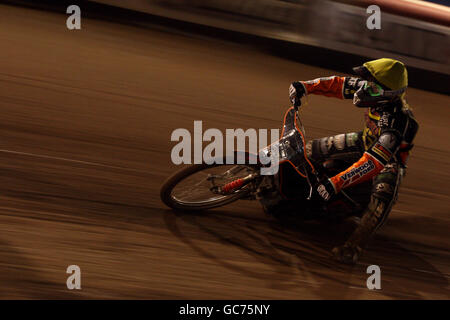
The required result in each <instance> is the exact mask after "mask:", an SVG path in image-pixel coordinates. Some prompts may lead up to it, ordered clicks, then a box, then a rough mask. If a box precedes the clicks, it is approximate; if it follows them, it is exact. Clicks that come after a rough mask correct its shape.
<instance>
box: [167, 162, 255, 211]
mask: <svg viewBox="0 0 450 320" xmlns="http://www.w3.org/2000/svg"><path fill="white" fill-rule="evenodd" d="M235 159H236V157H235ZM225 160H226V159H224V161H223V162H224V164H211V165H208V164H205V163H203V164H194V165H190V166H188V167H186V168H183V169H181V170H180V171H178V172H176V173H175V174H173V175H172V176H171V177H169V178H168V179H167V180H166V181H165V183H164V184H163V186H162V187H161V192H160V195H161V200H162V201H163V202H164V203H165V204H166V205H167V206H169V207H170V208H173V209H178V210H205V209H211V208H216V207H220V206H223V205H226V204H229V203H231V202H233V201H236V200H238V199H240V198H242V197H245V196H247V195H248V194H249V192H250V188H249V185H246V184H243V185H242V186H241V187H239V188H237V189H236V190H231V191H229V192H223V190H221V188H222V187H223V186H225V185H227V184H228V185H229V184H230V183H231V182H233V181H237V180H238V179H243V178H245V177H248V176H249V175H252V174H253V175H258V174H259V167H258V166H257V165H247V164H244V165H229V164H225ZM246 163H248V156H246Z"/></svg>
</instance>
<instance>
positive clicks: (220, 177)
mask: <svg viewBox="0 0 450 320" xmlns="http://www.w3.org/2000/svg"><path fill="white" fill-rule="evenodd" d="M305 146H306V144H305V130H304V127H303V125H302V123H301V120H300V116H299V112H298V107H297V108H296V107H290V108H289V109H288V110H287V112H286V113H285V116H284V122H283V129H282V133H281V138H280V139H279V140H278V141H277V142H275V143H273V144H271V145H269V146H267V147H265V148H263V149H262V150H260V151H259V153H258V154H257V155H256V154H250V153H248V152H237V151H236V152H235V154H234V155H232V156H233V157H234V158H233V159H241V161H240V162H238V163H241V164H228V163H230V162H227V160H228V159H229V157H227V156H224V157H222V158H221V159H218V158H216V159H213V161H205V162H204V163H202V164H193V165H189V166H187V167H185V168H183V169H181V170H180V171H178V172H176V173H174V174H173V175H172V176H170V177H169V178H168V179H167V180H166V181H165V183H164V184H163V186H162V187H161V191H160V196H161V200H162V201H163V202H164V203H165V204H166V205H167V206H168V207H170V208H173V209H175V210H182V211H198V210H205V209H211V208H217V207H221V206H224V205H226V204H229V203H232V202H234V201H237V200H258V201H259V202H260V203H261V204H262V206H263V208H264V210H265V211H266V212H267V213H269V214H271V215H273V216H275V217H276V218H284V217H289V218H292V216H294V217H296V218H300V219H305V220H307V219H322V218H325V217H332V218H333V219H336V218H346V217H349V216H358V215H360V214H361V213H362V209H363V208H364V206H365V205H366V204H367V203H368V201H369V197H370V186H369V185H368V186H367V187H364V186H362V185H360V186H359V187H358V188H349V189H348V190H346V191H345V192H344V191H341V192H340V193H339V194H338V195H337V196H335V197H334V198H333V199H332V200H331V201H329V202H327V203H324V202H323V201H320V200H319V199H316V198H315V197H313V186H314V185H315V183H317V182H318V181H320V180H321V179H323V178H324V177H327V176H332V175H334V174H336V173H338V172H340V171H342V170H344V169H346V168H347V167H348V166H350V165H351V163H345V162H343V161H338V160H333V159H328V160H326V161H324V162H323V163H320V164H317V163H314V164H313V162H312V161H311V160H310V159H308V157H307V156H306V151H305ZM275 153H276V156H274V154H275ZM263 159H265V161H262V160H263ZM267 159H270V160H271V161H270V167H271V168H277V166H278V170H276V173H275V174H267V171H266V173H265V174H262V170H261V169H262V168H266V169H267V170H270V169H269V168H267V167H268V164H267V163H268V161H267ZM218 160H221V161H218ZM242 160H243V161H242ZM276 161H277V162H276ZM274 162H275V163H274ZM264 163H266V164H264ZM269 172H270V171H269ZM274 172H275V171H274Z"/></svg>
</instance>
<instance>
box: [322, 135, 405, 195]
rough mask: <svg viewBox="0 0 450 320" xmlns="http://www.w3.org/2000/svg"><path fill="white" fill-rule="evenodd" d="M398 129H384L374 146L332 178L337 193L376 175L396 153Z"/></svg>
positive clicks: (398, 141) (398, 140)
mask: <svg viewBox="0 0 450 320" xmlns="http://www.w3.org/2000/svg"><path fill="white" fill-rule="evenodd" d="M400 137H401V136H400V134H399V132H398V131H397V130H386V131H384V132H383V133H382V134H381V135H380V137H379V138H378V140H377V141H376V142H375V143H374V144H373V146H372V147H371V148H370V149H369V150H367V151H366V152H364V154H363V156H362V157H361V158H360V159H359V160H358V161H357V162H355V163H354V164H353V165H352V166H350V167H349V168H348V169H347V170H345V171H342V172H341V173H339V174H337V175H335V176H334V177H332V178H330V181H331V182H332V184H333V187H334V190H335V192H336V193H338V192H339V191H341V190H342V189H344V188H347V187H350V186H354V185H356V184H358V183H361V182H364V181H367V180H369V179H372V178H373V177H374V176H376V175H377V174H378V173H379V172H380V171H381V170H382V169H383V168H384V166H385V165H386V164H387V163H388V162H389V160H391V158H392V156H393V155H394V154H395V153H396V151H397V149H398V147H399V145H400V142H401V138H400Z"/></svg>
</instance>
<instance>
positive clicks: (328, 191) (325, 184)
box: [315, 179, 336, 201]
mask: <svg viewBox="0 0 450 320" xmlns="http://www.w3.org/2000/svg"><path fill="white" fill-rule="evenodd" d="M315 191H316V192H317V194H318V195H319V196H320V197H321V198H322V199H323V200H325V201H328V200H330V199H331V197H332V196H334V195H335V194H336V191H335V189H334V186H333V183H332V182H331V181H330V179H326V180H323V181H321V182H319V183H318V184H317V185H316V186H315Z"/></svg>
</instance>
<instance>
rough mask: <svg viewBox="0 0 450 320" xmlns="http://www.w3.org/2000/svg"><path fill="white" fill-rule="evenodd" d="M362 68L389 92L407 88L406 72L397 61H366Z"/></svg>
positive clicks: (402, 65) (383, 59) (385, 59)
mask: <svg viewBox="0 0 450 320" xmlns="http://www.w3.org/2000/svg"><path fill="white" fill-rule="evenodd" d="M363 66H364V67H366V68H367V70H368V71H369V72H370V74H371V75H372V76H373V77H374V78H375V79H376V80H377V81H378V82H380V83H381V84H382V85H384V86H386V87H388V88H389V89H391V90H395V91H396V90H400V89H403V88H406V87H407V86H408V71H407V70H406V67H405V65H404V64H403V63H402V62H400V61H398V60H394V59H389V58H381V59H377V60H372V61H368V62H366V63H364V64H363Z"/></svg>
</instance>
